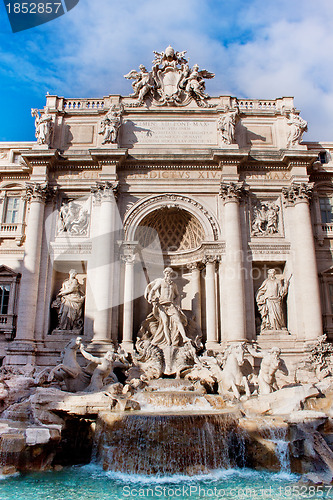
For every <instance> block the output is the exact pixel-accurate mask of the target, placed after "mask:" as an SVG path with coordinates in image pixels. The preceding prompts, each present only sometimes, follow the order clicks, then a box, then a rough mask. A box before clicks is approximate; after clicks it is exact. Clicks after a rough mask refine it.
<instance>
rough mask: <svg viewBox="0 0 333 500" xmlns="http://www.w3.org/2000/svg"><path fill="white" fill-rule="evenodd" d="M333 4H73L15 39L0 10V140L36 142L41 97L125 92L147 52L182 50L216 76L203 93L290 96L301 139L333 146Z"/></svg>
mask: <svg viewBox="0 0 333 500" xmlns="http://www.w3.org/2000/svg"><path fill="white" fill-rule="evenodd" d="M332 21H333V2H332V0H317V1H314V0H167V1H166V2H165V1H162V0H141V1H140V2H138V1H135V0H117V1H116V0H80V2H79V4H78V5H77V6H76V7H75V8H74V9H73V10H72V11H70V12H68V13H67V14H66V15H64V16H62V17H60V18H58V19H56V20H54V21H51V22H49V23H47V24H44V25H42V26H40V27H37V28H32V29H30V30H27V31H22V32H19V33H15V34H13V33H12V32H11V29H10V25H9V21H8V19H7V16H6V12H5V8H4V5H3V2H1V3H0V88H1V97H2V99H1V101H2V103H1V112H2V119H1V121H0V141H16V140H20V141H24V140H34V120H33V118H32V117H31V113H30V109H31V108H32V107H33V108H36V107H38V108H42V107H43V106H44V104H45V94H46V92H49V93H50V94H57V95H60V96H66V97H102V96H104V95H108V94H122V95H128V94H129V93H130V92H131V85H130V82H129V81H127V80H125V79H124V78H123V75H124V74H126V73H128V72H129V71H130V70H131V69H134V68H135V69H137V68H138V66H139V64H145V65H146V66H147V67H151V61H152V60H153V50H158V51H161V50H164V49H165V48H166V47H167V46H168V45H169V44H171V45H172V46H173V47H174V48H175V49H176V50H178V51H182V50H187V56H188V57H189V59H190V64H191V65H192V64H194V63H198V64H199V65H200V68H201V69H202V68H205V69H207V70H209V71H212V72H214V73H215V74H216V76H215V79H213V80H210V81H208V82H207V91H208V92H209V93H210V95H221V94H227V95H230V94H231V95H234V96H237V97H250V98H262V99H265V98H266V99H269V98H275V97H282V96H290V95H293V96H294V97H295V104H296V106H297V108H298V109H300V110H301V115H302V117H303V118H305V119H306V120H307V121H308V122H309V132H308V133H307V134H305V136H304V139H305V140H314V141H317V140H321V141H329V140H332V141H333V30H332Z"/></svg>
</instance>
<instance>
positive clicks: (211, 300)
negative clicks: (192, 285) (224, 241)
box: [205, 256, 219, 349]
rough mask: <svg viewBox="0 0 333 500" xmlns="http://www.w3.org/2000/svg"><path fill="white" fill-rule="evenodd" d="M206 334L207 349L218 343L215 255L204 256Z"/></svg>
mask: <svg viewBox="0 0 333 500" xmlns="http://www.w3.org/2000/svg"><path fill="white" fill-rule="evenodd" d="M205 263H206V278H205V288H206V335H207V344H206V348H207V349H214V347H216V346H217V344H218V340H219V339H218V330H217V318H216V284H215V267H216V257H213V256H206V257H205Z"/></svg>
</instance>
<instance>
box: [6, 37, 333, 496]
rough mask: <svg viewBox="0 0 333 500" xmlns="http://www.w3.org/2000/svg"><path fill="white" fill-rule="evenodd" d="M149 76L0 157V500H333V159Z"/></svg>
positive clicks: (169, 60)
mask: <svg viewBox="0 0 333 500" xmlns="http://www.w3.org/2000/svg"><path fill="white" fill-rule="evenodd" d="M154 54H155V59H154V61H153V66H152V68H151V69H150V70H148V69H146V67H145V66H143V65H140V66H139V69H138V70H136V69H133V70H131V71H130V72H129V73H128V74H126V75H125V78H126V79H127V80H131V81H132V88H133V93H132V94H131V95H129V96H127V97H122V96H117V95H109V96H108V97H104V98H101V99H96V100H92V99H90V100H89V99H64V98H60V97H58V96H50V95H48V96H47V103H46V106H45V108H44V109H42V110H36V109H33V110H32V116H33V117H34V119H35V127H36V142H33V143H10V144H9V143H1V144H0V149H1V151H0V169H1V179H0V180H1V184H0V191H1V193H0V194H1V200H0V215H1V230H0V238H1V245H0V252H1V257H2V262H3V264H2V265H1V266H0V307H1V309H0V313H1V314H0V335H1V338H0V354H1V360H2V366H1V368H0V405H1V406H0V411H1V419H0V472H1V479H2V481H1V482H0V498H3V499H6V500H11V499H16V500H17V499H21V498H24V499H26V500H28V499H32V498H33V499H34V500H37V499H43V500H44V499H50V500H77V499H82V500H90V499H91V500H93V499H94V500H95V499H96V500H97V499H98V500H104V499H105V500H106V499H114V500H123V499H125V498H130V499H133V498H146V497H147V498H154V499H156V498H165V499H168V500H172V499H176V498H181V499H185V498H192V499H199V498H213V499H216V500H217V499H219V500H221V499H231V498H240V499H241V498H244V499H257V498H267V499H272V500H273V499H279V500H280V499H300V498H333V487H332V482H333V481H332V480H333V411H332V402H333V344H332V342H331V341H332V339H333V320H332V318H333V315H332V309H331V308H332V304H333V300H332V294H333V274H332V261H331V252H330V249H331V245H330V243H331V241H332V234H333V232H332V224H331V222H332V221H331V218H330V217H331V205H330V203H331V200H332V193H333V185H332V183H331V175H332V172H333V163H332V160H331V154H332V151H333V144H331V143H325V144H319V143H318V144H317V143H306V142H304V141H303V134H304V132H306V130H307V123H306V122H305V120H304V119H303V118H301V116H300V112H299V111H298V110H296V109H295V108H294V106H293V100H292V98H281V99H276V100H272V101H260V100H256V99H252V100H250V99H247V100H244V99H237V98H235V97H231V96H220V97H210V96H209V94H208V93H207V91H206V88H205V81H206V80H207V79H208V80H209V79H211V78H213V77H214V74H213V73H211V72H210V71H207V70H203V69H200V68H199V66H198V65H197V64H194V65H193V66H192V67H190V66H189V62H188V59H187V58H186V51H183V52H176V51H175V50H174V49H173V48H172V47H170V46H169V47H167V48H166V49H165V51H162V52H154Z"/></svg>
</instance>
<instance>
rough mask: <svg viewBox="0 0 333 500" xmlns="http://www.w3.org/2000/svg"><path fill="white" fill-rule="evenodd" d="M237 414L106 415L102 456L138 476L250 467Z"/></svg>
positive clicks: (99, 439)
mask: <svg viewBox="0 0 333 500" xmlns="http://www.w3.org/2000/svg"><path fill="white" fill-rule="evenodd" d="M237 424H238V419H237V417H236V416H235V415H233V414H232V413H227V412H225V413H221V412H219V413H218V414H217V413H216V414H214V413H213V412H212V413H211V414H208V413H207V412H205V413H203V414H200V413H199V414H193V413H192V414H186V413H184V412H182V413H180V412H179V413H168V414H159V415H155V414H148V413H147V414H142V413H141V414H140V415H139V414H130V415H120V414H119V415H114V414H110V413H103V414H102V415H101V416H100V419H99V421H98V424H97V430H96V447H97V453H96V456H97V459H98V460H99V461H101V462H102V463H103V467H104V469H106V470H112V471H120V472H127V473H135V474H158V475H166V474H174V473H185V474H194V473H197V472H207V471H210V470H214V469H226V468H233V467H242V466H244V465H245V463H244V462H245V459H244V456H245V453H244V451H245V446H244V436H243V434H242V432H241V431H240V430H239V429H238V428H237Z"/></svg>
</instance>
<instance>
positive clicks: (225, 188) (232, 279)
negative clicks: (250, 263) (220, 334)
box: [220, 182, 246, 341]
mask: <svg viewBox="0 0 333 500" xmlns="http://www.w3.org/2000/svg"><path fill="white" fill-rule="evenodd" d="M243 192H244V188H243V183H241V182H230V183H224V182H222V183H221V191H220V196H221V198H222V200H223V204H224V226H223V227H224V236H225V244H226V250H225V259H224V269H223V277H224V279H223V284H222V293H223V294H224V301H223V303H224V304H225V305H226V310H225V311H222V314H225V316H226V321H225V322H224V324H225V325H226V339H223V340H229V341H238V340H240V341H242V340H245V339H246V318H245V291H244V277H243V248H242V238H241V227H240V214H239V200H240V198H241V196H242V194H243Z"/></svg>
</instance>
